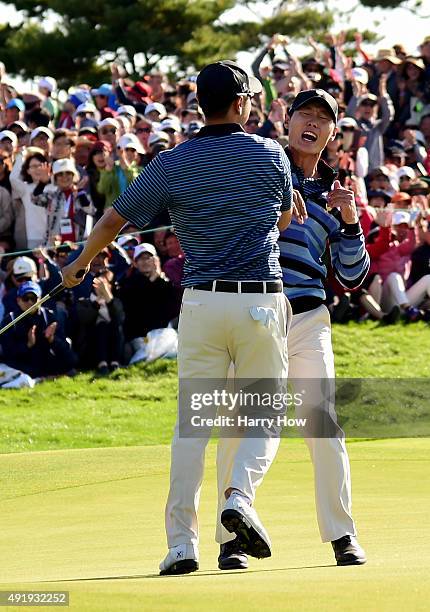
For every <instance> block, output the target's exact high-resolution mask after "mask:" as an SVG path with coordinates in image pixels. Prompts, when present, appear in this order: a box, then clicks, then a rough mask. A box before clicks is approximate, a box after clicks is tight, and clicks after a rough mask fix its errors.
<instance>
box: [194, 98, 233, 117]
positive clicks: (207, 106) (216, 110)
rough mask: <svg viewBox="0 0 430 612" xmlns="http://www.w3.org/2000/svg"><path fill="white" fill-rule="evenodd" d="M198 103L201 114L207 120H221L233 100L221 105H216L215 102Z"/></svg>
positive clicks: (203, 101)
mask: <svg viewBox="0 0 430 612" xmlns="http://www.w3.org/2000/svg"><path fill="white" fill-rule="evenodd" d="M199 102H200V107H201V109H202V111H203V114H204V116H205V117H206V118H207V119H218V118H219V119H221V118H223V117H225V115H226V114H227V113H228V111H229V110H230V107H231V105H232V104H233V102H234V98H233V99H232V100H230V101H229V102H227V103H226V102H224V103H222V104H221V105H217V104H216V100H208V101H206V100H200V101H199Z"/></svg>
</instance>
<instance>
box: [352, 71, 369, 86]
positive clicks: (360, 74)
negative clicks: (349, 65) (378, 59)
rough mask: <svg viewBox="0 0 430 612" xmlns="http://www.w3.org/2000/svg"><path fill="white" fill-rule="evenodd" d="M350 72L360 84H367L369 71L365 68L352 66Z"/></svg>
mask: <svg viewBox="0 0 430 612" xmlns="http://www.w3.org/2000/svg"><path fill="white" fill-rule="evenodd" d="M351 73H352V77H353V78H354V79H355V80H356V81H358V82H359V83H362V85H367V83H368V82H369V73H368V72H367V70H366V69H365V68H353V69H352V70H351Z"/></svg>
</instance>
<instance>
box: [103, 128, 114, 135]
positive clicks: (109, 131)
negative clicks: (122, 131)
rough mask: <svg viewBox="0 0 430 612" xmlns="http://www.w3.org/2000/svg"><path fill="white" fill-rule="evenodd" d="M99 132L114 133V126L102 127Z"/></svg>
mask: <svg viewBox="0 0 430 612" xmlns="http://www.w3.org/2000/svg"><path fill="white" fill-rule="evenodd" d="M100 132H101V133H102V134H116V128H114V127H112V128H103V129H102V130H100Z"/></svg>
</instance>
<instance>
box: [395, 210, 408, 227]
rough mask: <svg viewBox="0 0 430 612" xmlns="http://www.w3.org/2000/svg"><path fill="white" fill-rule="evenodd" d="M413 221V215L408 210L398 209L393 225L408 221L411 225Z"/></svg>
mask: <svg viewBox="0 0 430 612" xmlns="http://www.w3.org/2000/svg"><path fill="white" fill-rule="evenodd" d="M410 222H411V215H410V214H409V213H408V212H404V211H402V210H397V211H396V212H395V213H394V215H393V225H400V224H401V223H406V224H407V225H409V224H410Z"/></svg>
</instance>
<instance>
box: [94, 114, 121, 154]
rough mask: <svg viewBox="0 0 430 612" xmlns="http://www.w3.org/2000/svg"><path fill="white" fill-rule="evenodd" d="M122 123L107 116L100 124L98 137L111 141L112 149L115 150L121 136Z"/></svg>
mask: <svg viewBox="0 0 430 612" xmlns="http://www.w3.org/2000/svg"><path fill="white" fill-rule="evenodd" d="M119 131H120V124H119V123H118V121H117V120H116V119H112V118H109V117H108V118H107V119H103V121H101V122H100V124H99V126H98V137H99V139H100V140H105V141H106V142H109V143H110V145H111V147H112V150H113V151H115V149H116V143H117V141H118V138H119V137H120V134H119Z"/></svg>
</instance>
